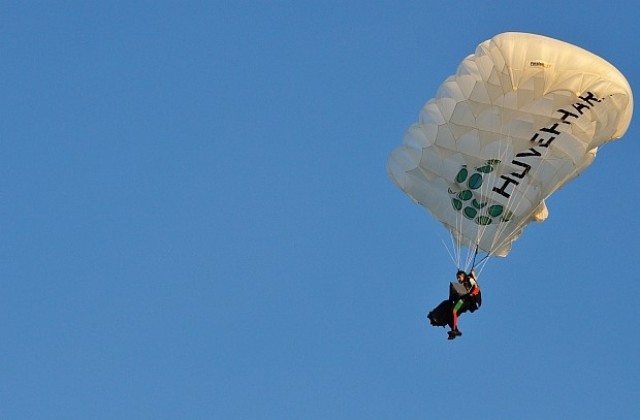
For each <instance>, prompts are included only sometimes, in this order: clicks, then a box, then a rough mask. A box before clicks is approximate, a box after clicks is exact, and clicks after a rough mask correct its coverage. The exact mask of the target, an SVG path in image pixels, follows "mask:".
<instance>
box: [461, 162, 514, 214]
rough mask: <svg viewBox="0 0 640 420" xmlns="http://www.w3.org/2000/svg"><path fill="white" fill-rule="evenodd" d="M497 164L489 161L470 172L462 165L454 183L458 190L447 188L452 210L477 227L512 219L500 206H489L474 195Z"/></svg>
mask: <svg viewBox="0 0 640 420" xmlns="http://www.w3.org/2000/svg"><path fill="white" fill-rule="evenodd" d="M499 163H500V161H499V160H497V159H491V160H488V161H487V163H486V164H484V165H482V166H479V167H477V168H475V169H474V170H473V171H470V170H469V168H467V166H466V165H462V168H460V171H458V174H457V175H456V178H455V183H456V184H457V186H458V187H459V188H460V189H459V190H458V191H454V190H452V189H451V188H449V194H451V196H452V197H451V205H452V206H453V209H454V210H455V211H458V212H461V213H462V214H463V215H464V217H466V218H467V219H469V220H473V221H474V222H475V223H476V224H477V225H481V226H486V225H490V224H491V223H494V222H498V223H501V222H508V221H509V220H511V218H512V217H513V213H511V212H510V211H506V209H505V208H504V206H503V205H502V204H497V203H496V204H490V203H488V202H487V201H482V197H480V194H477V193H476V192H477V191H479V190H480V189H481V187H482V182H483V181H484V179H483V176H484V175H485V174H489V173H491V172H493V171H494V169H495V166H496V165H498V164H499ZM476 194H477V195H476Z"/></svg>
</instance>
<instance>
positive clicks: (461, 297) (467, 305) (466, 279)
mask: <svg viewBox="0 0 640 420" xmlns="http://www.w3.org/2000/svg"><path fill="white" fill-rule="evenodd" d="M456 279H457V280H458V284H461V285H462V286H463V287H464V291H465V292H466V293H458V296H457V297H456V298H454V299H453V300H452V306H451V316H452V317H451V324H450V327H451V331H449V340H453V339H455V338H456V337H459V336H461V335H462V332H460V330H459V329H458V315H460V314H461V313H463V312H466V311H471V312H474V311H475V310H476V309H478V308H479V307H480V305H482V295H481V294H480V287H479V286H478V282H477V280H476V272H475V270H474V269H471V271H470V272H469V274H467V273H465V272H464V271H462V270H458V272H457V273H456Z"/></svg>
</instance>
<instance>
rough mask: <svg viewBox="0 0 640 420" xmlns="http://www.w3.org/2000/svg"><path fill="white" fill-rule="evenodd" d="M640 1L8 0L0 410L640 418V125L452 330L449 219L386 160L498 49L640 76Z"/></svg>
mask: <svg viewBox="0 0 640 420" xmlns="http://www.w3.org/2000/svg"><path fill="white" fill-rule="evenodd" d="M639 10H640V9H639V8H638V6H637V5H636V4H635V2H631V1H622V2H599V1H594V0H586V1H565V2H557V3H555V2H548V3H540V2H531V1H526V2H523V1H508V2H507V1H495V2H477V1H455V2H443V1H433V2H428V1H413V2H396V1H387V2H375V1H374V2H370V1H366V2H365V1H358V2H344V1H322V2H311V1H299V2H294V1H290V2H284V1H283V2H276V1H272V2H253V1H250V2H243V1H229V2H222V1H209V2H207V1H186V2H181V1H59V2H54V1H43V2H35V1H5V2H3V4H2V6H1V7H0V41H1V42H0V92H2V101H0V107H1V112H2V115H3V117H2V123H1V124H0V156H1V159H2V164H1V165H0V176H1V179H2V180H1V182H0V186H1V198H2V199H1V200H0V214H1V216H2V217H0V223H1V225H0V226H1V234H2V239H1V240H0V259H1V264H0V267H1V270H2V272H1V280H0V337H2V344H1V345H0V417H1V418H5V419H49V418H51V419H129V418H130V419H161V418H162V419H177V418H181V419H186V418H189V419H195V418H211V419H213V418H215V419H356V418H363V419H391V418H393V419H425V418H445V417H449V418H450V417H453V416H463V415H464V416H467V415H472V416H475V417H476V418H492V419H496V418H531V419H540V418H594V419H601V418H616V419H631V418H638V417H639V416H640V399H639V398H638V397H639V394H638V390H639V389H640V379H639V378H640V364H639V363H638V355H639V354H640V328H639V327H638V324H637V322H636V319H637V318H636V316H637V315H636V311H637V300H638V298H637V293H636V290H637V287H636V285H635V284H634V282H637V279H638V271H637V270H638V262H637V261H638V254H637V251H638V243H637V238H638V235H639V234H640V228H639V226H640V224H639V223H638V216H639V215H640V213H639V208H638V204H639V202H638V194H637V188H638V179H639V176H640V174H639V173H638V167H637V161H638V155H639V154H640V146H639V142H638V137H639V133H638V122H637V120H634V121H632V124H631V127H630V129H629V131H628V132H627V135H626V136H625V137H624V138H623V139H622V140H620V141H618V142H614V143H612V144H609V145H607V146H605V147H604V148H602V149H601V151H600V153H599V155H598V158H597V159H596V161H595V163H594V164H593V166H592V167H590V168H589V169H588V170H587V172H586V173H585V174H584V175H583V176H581V177H580V178H578V179H577V180H575V181H574V182H573V183H571V184H569V185H568V186H567V187H565V188H564V189H563V190H561V191H559V192H558V193H557V194H556V195H554V196H553V197H552V198H551V199H550V200H549V201H548V206H549V209H550V217H549V219H548V221H546V222H545V223H544V224H541V225H535V226H530V227H529V228H528V229H527V230H526V232H525V234H524V235H523V237H522V238H521V239H520V240H519V241H518V242H517V243H516V244H515V247H514V250H513V252H512V253H511V254H510V256H509V257H508V258H506V259H492V260H491V261H490V262H489V264H488V266H487V267H486V268H485V270H484V271H483V272H482V276H481V283H482V286H483V297H484V305H483V307H482V309H481V310H480V311H479V312H476V313H475V314H473V315H469V314H465V315H463V316H462V317H461V319H460V326H461V329H462V330H463V331H464V336H463V337H462V338H461V339H459V340H455V341H454V342H449V341H447V340H446V333H445V329H442V328H434V327H431V326H430V325H429V324H428V321H427V320H426V318H425V314H426V312H427V311H429V310H430V309H431V308H432V307H433V306H435V305H436V304H437V303H438V302H440V300H442V299H443V298H444V297H445V296H446V295H447V287H448V282H449V281H450V280H451V279H452V278H453V275H454V272H455V267H454V266H453V264H452V262H451V260H450V259H449V256H448V254H447V252H446V250H445V248H444V247H443V245H442V242H441V241H442V239H443V238H444V239H447V238H448V235H447V233H446V231H445V230H444V228H442V227H441V226H440V225H439V224H438V223H437V222H436V221H435V220H433V219H431V218H430V216H429V215H428V214H427V213H426V212H425V211H424V210H423V209H422V208H420V207H419V206H416V205H414V204H412V203H411V202H410V200H409V199H407V198H406V197H405V196H404V194H402V193H401V192H400V191H399V190H398V189H397V188H396V187H395V186H394V185H393V184H392V182H391V180H390V179H389V178H388V176H387V174H386V172H385V162H386V159H387V156H388V155H389V153H390V151H391V150H392V149H393V148H395V147H396V146H397V145H399V144H400V142H401V139H402V136H403V134H404V132H405V130H406V129H407V127H408V126H409V125H410V124H411V123H412V122H414V121H415V120H416V119H417V115H418V112H419V110H420V108H421V107H422V106H423V104H424V103H425V102H426V101H427V100H428V99H429V98H430V97H432V96H433V95H434V93H435V91H436V88H437V86H438V85H439V84H440V83H441V82H442V81H443V80H444V78H446V77H447V76H448V75H450V74H452V73H453V72H454V71H455V68H456V66H457V64H458V63H459V62H460V60H462V58H463V57H464V56H466V55H467V54H470V53H472V52H473V51H474V49H475V47H476V45H477V44H478V43H480V42H482V41H483V40H485V39H488V38H491V37H492V36H494V35H496V34H498V33H501V32H505V31H523V32H534V33H540V34H543V35H547V36H551V37H556V38H559V39H562V40H565V41H568V42H572V43H575V44H577V45H580V46H581V47H583V48H586V49H588V50H591V51H592V52H594V53H596V54H599V55H601V56H603V57H604V58H606V59H607V60H609V61H610V62H612V63H613V64H614V65H615V66H616V67H618V68H619V69H620V70H621V71H622V73H623V74H625V75H626V76H627V78H628V80H629V82H630V84H631V86H632V87H634V88H635V87H637V86H640V80H639V78H640V64H639V63H640V61H639V60H638V47H637V42H638V39H640V29H638V28H639V27H638V22H639V21H640V11H639Z"/></svg>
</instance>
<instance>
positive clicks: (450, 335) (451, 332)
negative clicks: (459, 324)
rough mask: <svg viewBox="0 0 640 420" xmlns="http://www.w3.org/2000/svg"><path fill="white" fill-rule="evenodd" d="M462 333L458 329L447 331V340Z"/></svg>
mask: <svg viewBox="0 0 640 420" xmlns="http://www.w3.org/2000/svg"><path fill="white" fill-rule="evenodd" d="M461 335H462V333H461V332H460V330H459V329H457V328H456V329H455V330H451V331H449V340H454V339H455V338H456V337H460V336H461Z"/></svg>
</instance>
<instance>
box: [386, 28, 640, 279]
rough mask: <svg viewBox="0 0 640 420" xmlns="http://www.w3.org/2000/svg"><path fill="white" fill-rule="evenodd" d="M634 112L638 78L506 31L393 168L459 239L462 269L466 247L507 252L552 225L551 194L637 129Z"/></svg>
mask: <svg viewBox="0 0 640 420" xmlns="http://www.w3.org/2000/svg"><path fill="white" fill-rule="evenodd" d="M632 112H633V97H632V93H631V88H630V86H629V83H628V82H627V80H626V79H625V77H624V76H623V75H622V74H621V73H620V72H619V71H618V70H617V69H616V68H615V67H614V66H613V65H611V64H609V63H608V62H607V61H605V60H604V59H602V58H600V57H598V56H596V55H594V54H593V53H591V52H588V51H586V50H584V49H582V48H580V47H577V46H575V45H571V44H568V43H566V42H563V41H559V40H556V39H553V38H548V37H545V36H541V35H534V34H528V33H515V32H509V33H503V34H500V35H497V36H495V37H493V38H492V39H490V40H487V41H485V42H483V43H481V44H480V45H478V47H477V49H476V51H475V54H472V55H469V56H468V57H466V58H465V59H464V60H463V61H462V62H461V63H460V65H459V66H458V69H457V72H456V74H454V75H452V76H450V77H448V78H447V79H446V80H445V81H444V82H443V83H442V85H441V86H440V88H439V89H438V91H437V93H436V95H435V97H434V98H432V99H430V100H429V101H428V102H427V103H426V105H425V106H424V107H423V109H422V111H421V112H420V115H419V119H418V122H417V123H415V124H413V125H412V126H411V127H410V128H409V129H408V131H407V133H406V135H405V137H404V139H403V143H402V145H401V146H400V147H398V148H397V149H396V150H394V151H393V152H392V153H391V156H390V157H389V159H388V162H387V172H388V174H389V176H390V177H391V178H392V180H393V181H394V183H395V184H396V185H397V186H398V187H399V188H400V189H401V190H402V191H404V192H405V193H406V194H407V195H408V196H409V197H410V198H411V199H412V200H413V201H415V202H416V203H418V204H420V205H422V206H424V207H425V208H426V209H427V210H428V211H429V212H430V213H431V214H432V215H433V216H434V217H435V218H436V219H438V220H439V221H440V222H442V223H443V224H444V226H445V227H446V229H447V230H449V231H450V232H451V236H452V238H453V244H454V245H455V256H454V255H452V258H456V259H457V261H455V262H456V264H457V265H458V267H460V266H461V265H460V261H459V259H460V256H461V249H462V247H466V248H467V251H469V250H471V251H472V252H475V253H476V254H477V253H478V252H479V251H480V252H485V253H486V254H487V255H486V256H487V257H488V256H500V257H504V256H506V255H507V254H509V252H510V250H511V247H512V244H513V242H514V241H515V240H516V239H518V237H519V236H520V235H521V234H522V231H523V229H524V228H525V226H526V225H527V224H529V223H530V222H532V221H538V222H540V221H543V220H545V219H546V217H547V215H548V211H547V207H546V205H545V199H546V198H547V197H549V196H550V195H551V194H552V193H554V192H555V191H556V190H558V189H559V188H560V187H562V186H563V185H564V184H566V183H567V182H569V181H570V180H572V179H573V178H575V177H576V176H577V175H579V174H580V173H581V172H582V171H584V170H585V169H586V168H587V167H588V166H589V165H590V164H591V163H592V162H593V160H594V158H595V156H596V152H597V150H598V147H600V146H601V145H603V144H604V143H607V142H609V141H611V140H614V139H616V138H619V137H621V136H622V135H623V134H624V133H625V132H626V130H627V128H628V126H629V124H630V122H631V115H632ZM467 258H469V257H467ZM474 258H475V256H474Z"/></svg>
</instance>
